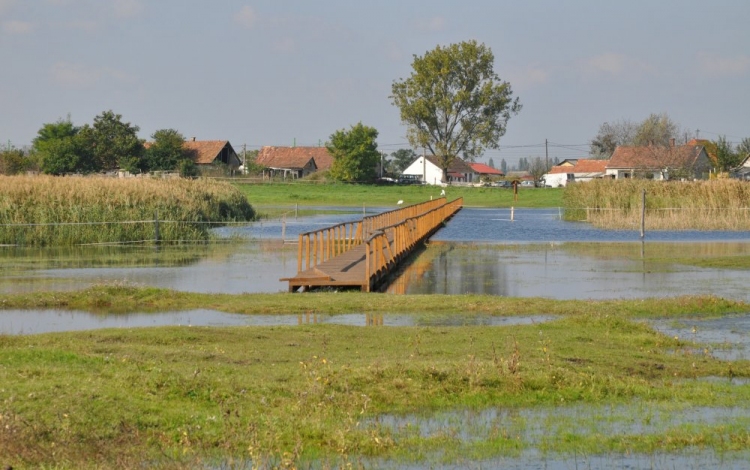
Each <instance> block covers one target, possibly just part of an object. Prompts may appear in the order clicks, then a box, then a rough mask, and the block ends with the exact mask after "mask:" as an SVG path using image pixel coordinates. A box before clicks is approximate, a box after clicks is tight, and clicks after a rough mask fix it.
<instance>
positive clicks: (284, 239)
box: [281, 214, 286, 245]
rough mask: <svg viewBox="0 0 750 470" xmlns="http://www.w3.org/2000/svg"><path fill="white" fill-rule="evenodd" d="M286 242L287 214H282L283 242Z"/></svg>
mask: <svg viewBox="0 0 750 470" xmlns="http://www.w3.org/2000/svg"><path fill="white" fill-rule="evenodd" d="M285 242H286V214H282V216H281V244H282V245H283V244H284V243H285Z"/></svg>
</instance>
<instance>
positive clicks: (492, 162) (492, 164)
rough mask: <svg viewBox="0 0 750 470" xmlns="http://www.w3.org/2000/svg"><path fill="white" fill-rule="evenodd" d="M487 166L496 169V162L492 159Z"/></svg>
mask: <svg viewBox="0 0 750 470" xmlns="http://www.w3.org/2000/svg"><path fill="white" fill-rule="evenodd" d="M487 166H488V167H490V168H495V160H493V159H492V157H490V160H489V161H488V162H487Z"/></svg>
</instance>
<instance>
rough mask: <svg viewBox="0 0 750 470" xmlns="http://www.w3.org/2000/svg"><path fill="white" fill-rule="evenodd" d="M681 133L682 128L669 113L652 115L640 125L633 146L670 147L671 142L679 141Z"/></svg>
mask: <svg viewBox="0 0 750 470" xmlns="http://www.w3.org/2000/svg"><path fill="white" fill-rule="evenodd" d="M680 133H681V131H680V126H679V125H678V124H676V123H675V122H674V121H672V119H671V118H670V117H669V116H668V115H667V113H661V114H651V115H649V117H647V118H646V119H644V120H643V122H641V123H640V124H639V125H638V129H637V130H636V132H635V136H634V138H633V144H634V145H640V146H645V145H649V144H652V145H658V146H662V147H668V146H669V145H670V143H671V140H672V139H677V138H678V137H679V135H680Z"/></svg>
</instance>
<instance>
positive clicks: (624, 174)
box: [622, 173, 630, 178]
mask: <svg viewBox="0 0 750 470" xmlns="http://www.w3.org/2000/svg"><path fill="white" fill-rule="evenodd" d="M622 177H623V178H630V173H623V174H622Z"/></svg>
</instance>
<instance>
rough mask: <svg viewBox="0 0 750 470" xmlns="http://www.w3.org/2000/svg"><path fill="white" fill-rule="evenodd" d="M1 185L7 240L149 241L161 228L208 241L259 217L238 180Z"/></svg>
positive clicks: (54, 180) (0, 229)
mask: <svg viewBox="0 0 750 470" xmlns="http://www.w3.org/2000/svg"><path fill="white" fill-rule="evenodd" d="M0 188H1V189H0V244H10V245H36V246H66V245H80V244H91V243H118V242H119V243H122V242H141V241H152V240H155V239H156V234H157V230H158V234H159V239H160V240H161V241H163V242H175V241H184V240H191V241H196V240H207V239H208V238H209V237H210V235H209V231H210V229H211V228H212V227H216V226H218V225H222V224H226V223H229V222H235V221H248V220H252V219H253V218H254V217H255V212H254V210H253V208H252V206H250V204H249V203H248V201H247V199H246V198H245V197H244V196H243V195H242V194H241V193H240V192H239V191H238V190H237V189H236V188H235V187H234V186H232V185H231V184H229V183H223V182H216V181H210V180H186V179H151V178H127V179H119V178H101V177H86V178H83V177H81V178H71V177H52V176H0ZM157 219H158V220H159V223H158V224H157V223H156V222H155V220H157ZM157 227H158V229H157Z"/></svg>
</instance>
